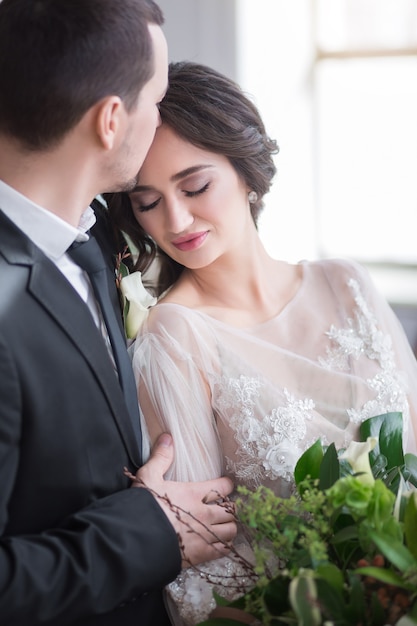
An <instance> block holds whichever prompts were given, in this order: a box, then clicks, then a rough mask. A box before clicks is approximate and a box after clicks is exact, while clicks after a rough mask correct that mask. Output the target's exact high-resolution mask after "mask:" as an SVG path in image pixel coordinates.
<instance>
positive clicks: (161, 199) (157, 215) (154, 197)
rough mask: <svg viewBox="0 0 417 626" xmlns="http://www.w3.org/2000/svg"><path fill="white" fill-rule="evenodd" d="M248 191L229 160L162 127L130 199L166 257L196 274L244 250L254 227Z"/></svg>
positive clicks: (138, 219)
mask: <svg viewBox="0 0 417 626" xmlns="http://www.w3.org/2000/svg"><path fill="white" fill-rule="evenodd" d="M247 194H248V189H247V187H246V184H245V183H244V182H243V181H242V180H241V178H240V177H239V176H238V174H237V172H236V171H235V169H234V168H233V166H232V165H231V163H230V162H229V160H228V159H227V158H226V157H224V156H222V155H220V154H215V153H213V152H207V151H205V150H202V149H201V148H197V147H196V146H194V145H193V144H191V143H189V142H187V141H184V140H183V139H181V138H180V137H179V136H178V135H176V134H175V133H174V131H173V130H171V128H170V127H169V126H165V125H164V124H163V125H162V126H160V127H159V128H158V130H157V132H156V135H155V139H154V142H153V144H152V146H151V148H150V150H149V152H148V155H147V157H146V159H145V162H144V164H143V166H142V169H141V170H140V172H139V177H138V185H137V187H136V188H135V189H134V190H133V191H132V192H131V193H130V194H129V196H130V199H131V203H132V207H133V211H134V215H135V217H136V219H137V221H138V222H139V224H140V225H141V226H142V228H143V229H144V230H145V231H146V232H147V233H148V234H149V235H150V236H151V237H152V239H154V241H155V242H156V243H157V244H158V245H159V247H160V248H162V250H164V252H166V253H167V254H168V255H169V256H171V257H172V258H173V259H175V260H176V261H177V262H178V263H180V264H181V265H184V266H185V267H189V268H191V269H196V268H199V267H205V266H207V265H209V264H211V263H213V262H214V261H215V260H216V259H217V258H219V257H220V256H222V255H224V254H227V253H228V252H229V251H230V250H231V249H232V248H233V247H234V246H240V245H241V244H242V237H243V236H244V232H245V228H246V227H247V225H248V224H251V225H252V227H253V221H252V217H251V215H250V209H249V203H248V199H247Z"/></svg>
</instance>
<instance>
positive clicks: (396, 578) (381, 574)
mask: <svg viewBox="0 0 417 626" xmlns="http://www.w3.org/2000/svg"><path fill="white" fill-rule="evenodd" d="M355 574H361V575H362V576H372V578H376V579H377V580H380V581H381V582H383V583H386V584H387V585H395V586H396V587H401V588H402V589H409V588H410V585H407V583H405V582H404V580H403V579H402V577H401V576H400V575H399V574H396V573H395V572H394V571H392V570H390V569H384V568H383V567H373V566H372V565H369V566H367V567H358V569H355Z"/></svg>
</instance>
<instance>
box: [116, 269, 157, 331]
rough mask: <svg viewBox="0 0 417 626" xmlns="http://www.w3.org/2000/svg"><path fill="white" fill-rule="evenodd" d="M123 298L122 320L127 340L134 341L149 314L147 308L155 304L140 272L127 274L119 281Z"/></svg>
mask: <svg viewBox="0 0 417 626" xmlns="http://www.w3.org/2000/svg"><path fill="white" fill-rule="evenodd" d="M120 291H121V292H122V296H123V319H124V325H125V331H126V337H127V338H128V339H134V338H135V337H136V335H137V333H138V330H139V328H140V327H141V326H142V324H143V322H144V321H145V319H146V318H147V317H148V314H149V307H151V306H154V304H156V298H154V297H153V296H151V294H150V293H149V292H148V291H146V289H145V287H144V286H143V283H142V274H141V272H133V274H128V276H125V277H124V278H122V280H121V281H120Z"/></svg>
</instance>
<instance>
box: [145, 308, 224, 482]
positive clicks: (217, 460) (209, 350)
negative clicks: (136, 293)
mask: <svg viewBox="0 0 417 626" xmlns="http://www.w3.org/2000/svg"><path fill="white" fill-rule="evenodd" d="M170 311H171V308H170V307H167V308H165V307H164V305H159V306H157V307H155V309H153V310H152V311H151V314H150V316H149V318H148V320H147V322H146V323H145V325H144V327H143V329H142V332H141V333H140V335H139V336H138V337H137V339H136V342H135V346H134V352H133V369H134V372H135V377H136V380H137V384H138V394H139V405H140V409H141V415H142V419H143V422H144V423H143V427H144V434H145V439H146V433H148V434H149V439H150V440H151V442H153V441H154V440H155V438H156V436H157V435H158V434H159V433H160V432H163V431H165V432H170V433H171V434H172V436H173V439H174V446H175V461H174V463H173V465H172V467H171V469H170V470H169V472H168V474H167V478H170V479H174V480H180V481H197V480H206V479H209V478H216V477H218V476H220V475H221V474H222V471H223V463H222V455H221V445H220V442H219V437H218V431H217V426H216V422H215V419H214V415H213V409H212V402H211V395H210V388H209V382H208V379H209V377H210V372H211V371H213V370H214V369H215V368H216V367H218V364H217V354H216V349H215V342H214V340H213V339H212V337H211V335H210V332H209V330H208V329H207V328H205V327H204V325H202V324H198V323H194V320H193V324H190V323H187V320H186V319H184V314H186V313H187V309H184V308H180V309H179V311H178V315H175V316H174V318H175V319H173V316H172V314H171V315H170ZM190 313H192V312H190ZM144 452H145V455H146V454H147V453H148V452H149V450H146V449H145V450H144Z"/></svg>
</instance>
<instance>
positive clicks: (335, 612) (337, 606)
mask: <svg viewBox="0 0 417 626" xmlns="http://www.w3.org/2000/svg"><path fill="white" fill-rule="evenodd" d="M316 585H317V593H318V597H319V598H320V609H321V612H322V613H323V615H324V616H325V617H326V618H327V619H330V620H332V622H333V621H334V620H335V621H336V622H338V623H339V622H340V620H343V617H344V614H345V610H346V605H345V602H344V600H343V594H342V593H341V590H339V589H335V588H334V587H333V585H332V584H330V583H329V581H328V580H324V579H323V578H318V579H317V580H316ZM343 621H344V620H343ZM343 621H342V623H343Z"/></svg>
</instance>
